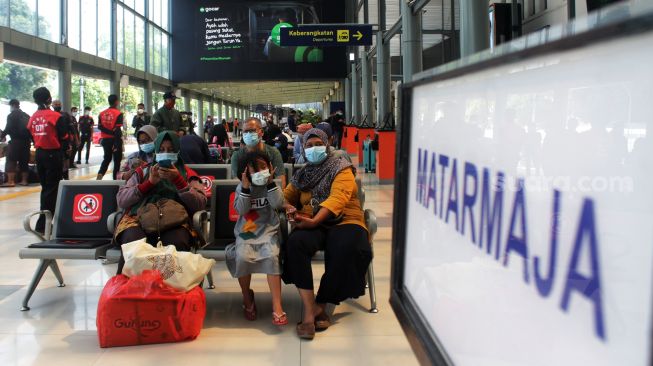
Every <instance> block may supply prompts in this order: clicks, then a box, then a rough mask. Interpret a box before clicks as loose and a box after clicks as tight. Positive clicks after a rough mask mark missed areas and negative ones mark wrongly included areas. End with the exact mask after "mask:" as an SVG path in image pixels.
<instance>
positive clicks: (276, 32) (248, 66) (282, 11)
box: [172, 0, 347, 82]
mask: <svg viewBox="0 0 653 366" xmlns="http://www.w3.org/2000/svg"><path fill="white" fill-rule="evenodd" d="M343 9H344V1H343V0H329V1H326V0H304V1H274V0H269V1H240V0H204V1H201V0H200V1H193V2H187V1H180V0H177V1H173V2H172V12H173V14H174V17H173V18H172V19H173V23H172V34H173V38H172V79H173V80H174V81H176V82H206V81H221V80H261V79H265V80H302V79H311V80H315V79H329V80H330V79H339V78H343V77H345V75H346V70H347V60H346V52H345V51H346V48H345V47H328V48H326V47H325V48H322V47H317V46H292V47H290V46H288V47H283V46H281V45H280V33H281V29H282V28H295V27H298V26H300V25H316V24H326V23H328V24H333V23H342V22H343V21H344V11H343Z"/></svg>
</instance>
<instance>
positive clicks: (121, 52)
mask: <svg viewBox="0 0 653 366" xmlns="http://www.w3.org/2000/svg"><path fill="white" fill-rule="evenodd" d="M123 9H124V8H123V7H122V6H120V5H118V10H117V14H116V34H117V35H118V39H117V40H116V41H117V47H116V48H117V50H118V54H117V55H116V61H118V62H120V63H121V64H124V63H125V20H124V18H125V12H124V10H123Z"/></svg>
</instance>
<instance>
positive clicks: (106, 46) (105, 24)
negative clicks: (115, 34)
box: [69, 0, 111, 59]
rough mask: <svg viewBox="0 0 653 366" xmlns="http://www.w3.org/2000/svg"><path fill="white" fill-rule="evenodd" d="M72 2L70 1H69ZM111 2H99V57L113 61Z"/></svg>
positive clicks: (106, 0) (103, 0) (109, 0)
mask: <svg viewBox="0 0 653 366" xmlns="http://www.w3.org/2000/svg"><path fill="white" fill-rule="evenodd" d="M69 1H70V0H69ZM108 14H111V0H98V15H99V16H98V17H97V19H98V22H97V42H98V54H97V55H98V56H100V57H103V58H106V59H111V17H110V16H106V15H108Z"/></svg>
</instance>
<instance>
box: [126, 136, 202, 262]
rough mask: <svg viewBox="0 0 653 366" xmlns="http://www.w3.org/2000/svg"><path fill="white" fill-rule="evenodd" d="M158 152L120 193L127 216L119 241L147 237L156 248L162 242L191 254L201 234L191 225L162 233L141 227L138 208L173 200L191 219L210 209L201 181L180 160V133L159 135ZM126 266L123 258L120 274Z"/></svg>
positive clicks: (130, 179) (137, 171) (136, 171)
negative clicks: (164, 200)
mask: <svg viewBox="0 0 653 366" xmlns="http://www.w3.org/2000/svg"><path fill="white" fill-rule="evenodd" d="M154 151H155V152H156V154H155V157H154V161H153V162H152V163H151V164H149V165H148V166H145V167H139V168H136V170H135V171H134V174H132V176H131V177H130V178H129V180H128V181H127V183H125V185H124V186H122V187H120V190H119V191H118V195H117V199H118V206H119V207H120V208H121V209H124V210H125V215H124V216H123V218H122V220H120V223H119V224H118V227H117V228H116V234H115V239H116V242H117V243H119V244H121V245H122V244H125V243H129V242H132V241H135V240H139V239H143V238H146V239H147V242H148V243H150V244H152V245H156V244H157V242H158V241H159V240H161V242H163V243H164V244H165V245H174V246H175V247H176V248H177V250H180V251H189V250H190V249H191V247H193V246H195V245H196V242H197V235H196V233H195V232H194V231H193V230H192V228H191V226H190V223H189V222H184V223H182V224H180V225H179V226H178V227H174V228H171V229H168V230H166V231H161V232H156V231H155V232H145V231H144V229H143V228H142V227H141V223H140V221H139V217H138V209H139V208H141V207H143V206H145V205H147V204H148V203H158V202H159V201H161V200H163V199H168V200H172V201H174V202H177V203H178V204H181V205H183V207H184V208H185V209H186V211H187V213H188V217H189V218H192V217H193V214H194V213H195V212H197V211H199V210H203V209H204V208H205V207H206V196H205V195H204V187H203V186H202V184H201V182H200V178H199V177H198V175H197V173H195V172H194V171H193V170H192V169H190V168H188V167H186V165H184V162H183V161H182V160H181V159H180V158H178V154H179V137H177V134H175V133H174V132H172V131H164V132H161V133H159V134H158V135H157V136H156V139H155V141H154ZM163 215H164V216H165V212H163ZM123 264H124V259H123V258H121V259H120V263H119V265H118V273H121V272H122V266H123Z"/></svg>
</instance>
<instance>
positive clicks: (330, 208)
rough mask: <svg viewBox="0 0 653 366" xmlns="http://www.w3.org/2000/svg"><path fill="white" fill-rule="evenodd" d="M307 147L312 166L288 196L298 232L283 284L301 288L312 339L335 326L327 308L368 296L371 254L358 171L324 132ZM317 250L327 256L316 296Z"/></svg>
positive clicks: (310, 135)
mask: <svg viewBox="0 0 653 366" xmlns="http://www.w3.org/2000/svg"><path fill="white" fill-rule="evenodd" d="M303 142H304V157H305V159H306V161H307V165H306V166H305V167H304V168H302V169H300V170H298V171H297V172H296V173H295V174H294V176H293V177H292V179H291V181H290V184H289V185H288V187H286V189H285V190H284V197H285V199H286V202H288V204H286V211H287V212H288V214H289V220H291V221H292V220H294V222H295V229H294V230H293V232H292V233H291V234H290V237H289V238H288V242H287V244H286V250H285V253H284V255H285V260H284V268H283V280H284V282H286V283H289V284H290V283H293V284H295V286H297V289H298V290H299V295H300V297H301V299H302V302H303V304H304V315H303V319H302V322H301V323H300V324H298V325H297V335H298V336H299V337H300V338H304V339H313V337H314V336H315V331H316V330H318V331H320V330H326V329H327V328H328V327H329V326H330V325H331V322H330V320H329V317H328V316H327V314H326V313H325V307H326V304H327V303H331V304H336V305H337V304H339V303H340V302H341V301H343V300H346V299H348V298H353V297H358V296H361V295H363V294H364V293H365V274H366V273H367V267H368V266H369V263H370V261H371V260H372V249H371V247H370V244H369V238H368V232H367V228H366V227H365V221H364V218H363V211H362V209H361V205H360V201H359V199H358V188H357V186H356V180H355V178H354V173H355V169H354V167H353V166H352V164H351V163H350V162H349V161H347V160H346V159H344V158H341V157H336V156H334V155H333V154H331V153H330V150H329V146H328V145H329V143H328V137H327V135H326V134H325V133H324V131H322V130H320V129H317V128H313V129H310V130H308V131H307V132H306V133H305V134H304V139H303ZM318 250H324V254H325V271H324V275H322V279H321V281H320V288H319V289H318V291H317V296H316V295H315V294H314V291H313V272H312V268H311V258H312V257H313V255H314V254H315V253H316V252H317V251H318Z"/></svg>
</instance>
